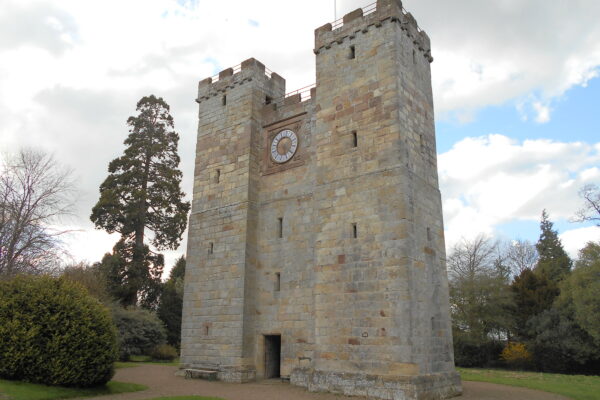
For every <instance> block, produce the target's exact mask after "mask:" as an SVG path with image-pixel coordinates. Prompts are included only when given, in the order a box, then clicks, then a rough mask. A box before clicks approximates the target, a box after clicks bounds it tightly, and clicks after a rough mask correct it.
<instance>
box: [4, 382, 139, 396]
mask: <svg viewBox="0 0 600 400" xmlns="http://www.w3.org/2000/svg"><path fill="white" fill-rule="evenodd" d="M146 389H148V387H147V386H144V385H139V384H137V383H123V382H116V381H110V382H108V383H107V384H106V385H102V386H95V387H92V388H70V387H62V386H47V385H40V384H37V383H27V382H22V381H7V380H2V379H0V399H3V397H2V394H5V395H7V396H8V399H10V400H55V399H70V398H73V397H77V398H80V397H96V396H103V395H108V394H118V393H127V392H138V391H141V390H146Z"/></svg>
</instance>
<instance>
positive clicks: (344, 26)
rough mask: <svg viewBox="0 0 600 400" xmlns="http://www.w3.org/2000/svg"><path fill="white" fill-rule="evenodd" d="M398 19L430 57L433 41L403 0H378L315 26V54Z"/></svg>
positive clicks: (406, 32)
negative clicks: (329, 21)
mask: <svg viewBox="0 0 600 400" xmlns="http://www.w3.org/2000/svg"><path fill="white" fill-rule="evenodd" d="M388 22H391V23H397V24H399V25H400V27H401V29H402V30H403V31H404V32H405V34H406V35H407V36H408V37H410V38H412V41H413V44H414V45H415V48H416V49H418V50H419V51H420V52H421V53H422V55H423V56H424V57H425V58H426V59H427V60H428V61H429V62H432V61H433V57H432V56H431V41H430V39H429V36H428V35H427V33H425V31H423V30H421V29H420V28H419V26H418V24H417V21H416V20H415V18H414V17H413V15H412V14H411V13H409V12H407V11H406V10H405V9H404V8H403V7H402V1H400V0H378V1H377V2H376V3H373V4H371V5H369V6H367V7H364V8H358V9H356V10H354V11H352V12H349V13H347V14H346V15H344V17H343V18H341V19H339V20H338V21H335V22H333V23H328V24H325V25H323V26H321V27H319V28H317V29H315V49H314V52H315V54H319V53H320V52H322V51H323V50H327V49H329V48H331V46H333V45H335V44H342V43H343V42H344V41H345V40H350V41H351V40H352V39H354V38H355V37H356V35H360V34H362V33H366V32H368V30H369V29H371V28H379V27H381V25H382V24H385V23H388Z"/></svg>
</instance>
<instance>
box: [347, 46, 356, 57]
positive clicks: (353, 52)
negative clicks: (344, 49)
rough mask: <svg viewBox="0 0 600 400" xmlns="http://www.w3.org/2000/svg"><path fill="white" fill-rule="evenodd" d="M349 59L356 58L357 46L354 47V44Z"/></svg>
mask: <svg viewBox="0 0 600 400" xmlns="http://www.w3.org/2000/svg"><path fill="white" fill-rule="evenodd" d="M348 58H349V59H351V60H352V59H354V58H356V47H354V45H352V46H350V54H349V55H348Z"/></svg>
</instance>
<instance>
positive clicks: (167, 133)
mask: <svg viewBox="0 0 600 400" xmlns="http://www.w3.org/2000/svg"><path fill="white" fill-rule="evenodd" d="M136 110H137V111H138V112H139V114H138V115H137V116H135V117H129V119H128V120H127V124H128V125H129V127H130V130H129V132H130V134H129V136H128V137H127V139H126V140H125V145H126V146H127V148H126V149H125V152H124V154H123V155H122V156H121V157H118V158H116V159H114V160H112V161H111V162H110V164H109V166H108V172H109V175H108V177H107V178H106V179H105V180H104V182H103V183H102V184H101V185H100V199H99V200H98V202H97V203H96V205H95V206H94V207H93V209H92V215H91V217H90V218H91V220H92V221H93V222H94V224H95V226H96V228H99V229H104V230H106V231H107V232H109V233H113V232H118V233H120V234H121V242H122V244H121V245H120V247H121V249H122V250H124V251H127V253H128V257H123V256H122V255H119V257H120V258H121V259H122V260H126V261H125V264H126V265H129V266H128V268H129V269H131V270H135V271H137V272H136V273H135V274H134V275H136V278H141V277H144V276H146V277H151V276H160V273H161V272H159V270H158V269H153V270H152V271H151V272H150V273H148V274H142V273H139V271H141V270H143V269H148V268H150V269H152V267H162V265H159V264H160V263H154V262H148V259H149V249H148V247H147V246H146V245H145V242H144V239H145V230H146V229H149V230H150V231H152V232H153V236H152V238H151V240H150V243H151V244H152V245H153V246H154V247H156V249H157V250H165V249H176V248H177V247H178V245H179V242H180V241H181V237H182V234H183V231H184V230H185V227H186V224H187V213H188V211H189V208H190V204H189V202H184V201H183V197H184V193H183V192H182V191H181V189H180V186H181V177H182V174H181V171H180V170H179V169H178V166H179V155H178V154H177V142H178V141H179V135H178V134H177V132H175V131H174V125H173V117H171V115H170V114H169V105H168V104H167V103H166V102H165V101H164V100H163V99H162V98H156V97H154V96H148V97H143V98H142V99H141V100H140V101H139V102H138V103H137V108H136ZM117 246H119V244H117ZM116 254H120V253H118V252H115V253H113V255H116ZM130 264H133V266H131V265H130ZM114 265H117V264H114ZM124 275H128V274H127V273H125V274H124ZM125 282H126V283H127V285H128V286H129V287H128V289H127V290H125V292H126V293H127V296H126V297H124V298H122V299H121V302H122V303H124V304H126V305H135V304H136V300H137V299H136V298H135V296H131V295H130V292H131V291H132V290H135V291H136V292H141V291H143V290H144V287H145V286H146V285H144V282H143V281H140V280H138V279H131V280H125ZM136 285H139V286H136Z"/></svg>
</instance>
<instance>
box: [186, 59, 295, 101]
mask: <svg viewBox="0 0 600 400" xmlns="http://www.w3.org/2000/svg"><path fill="white" fill-rule="evenodd" d="M253 79H260V80H262V81H264V84H266V85H269V86H273V87H276V88H277V89H278V90H277V92H283V93H285V79H283V78H282V77H281V76H280V75H279V74H277V73H275V72H272V71H270V70H268V69H267V68H266V67H265V65H264V64H263V63H261V62H260V61H258V60H256V59H255V58H249V59H247V60H245V61H243V62H242V63H241V64H239V65H237V66H235V67H231V68H226V69H224V70H223V71H221V72H219V73H218V74H217V75H215V76H213V77H210V78H206V79H203V80H201V81H200V82H199V83H198V97H197V98H196V102H197V103H201V102H203V101H205V100H208V99H210V98H211V97H215V96H218V95H220V94H221V95H222V94H224V93H226V92H227V91H228V90H230V89H233V88H234V87H236V86H240V85H243V84H244V83H246V82H251V81H252V80H253Z"/></svg>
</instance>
